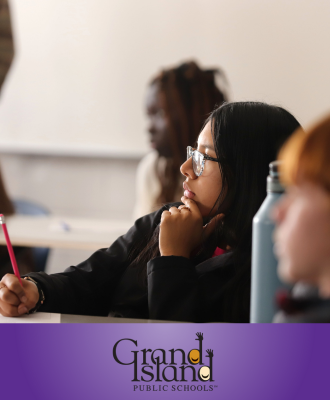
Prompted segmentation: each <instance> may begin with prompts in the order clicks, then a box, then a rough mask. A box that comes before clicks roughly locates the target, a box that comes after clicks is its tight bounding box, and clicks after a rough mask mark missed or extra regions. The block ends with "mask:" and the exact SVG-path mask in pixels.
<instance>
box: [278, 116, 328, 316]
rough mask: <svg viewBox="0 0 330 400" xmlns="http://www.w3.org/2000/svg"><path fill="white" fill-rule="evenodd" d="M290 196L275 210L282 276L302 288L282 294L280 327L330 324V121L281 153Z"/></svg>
mask: <svg viewBox="0 0 330 400" xmlns="http://www.w3.org/2000/svg"><path fill="white" fill-rule="evenodd" d="M279 159H281V160H282V161H283V165H282V168H281V169H282V171H281V176H282V179H283V183H284V184H286V185H287V186H288V189H287V194H286V195H285V196H284V197H283V199H281V200H280V202H279V203H278V205H277V207H276V208H275V210H274V219H275V221H276V223H277V228H276V233H275V243H276V246H275V249H276V253H277V255H278V257H279V267H278V273H279V275H280V277H281V278H283V280H285V281H287V282H292V283H294V282H298V283H297V284H296V285H295V286H294V287H293V290H292V293H291V294H288V293H285V292H282V293H279V294H278V298H277V300H278V303H279V306H280V308H281V309H282V311H280V312H279V313H278V314H277V315H276V316H275V320H274V321H275V322H330V116H328V117H327V118H326V119H324V120H323V121H321V122H320V123H319V124H317V125H316V126H314V127H313V128H311V129H309V130H308V131H307V133H304V132H303V130H302V129H300V130H298V131H297V132H296V133H295V134H294V135H293V136H292V137H291V138H290V139H289V141H288V143H287V144H286V145H285V146H284V148H283V149H282V151H281V152H280V155H279Z"/></svg>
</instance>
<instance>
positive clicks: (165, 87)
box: [151, 61, 228, 204]
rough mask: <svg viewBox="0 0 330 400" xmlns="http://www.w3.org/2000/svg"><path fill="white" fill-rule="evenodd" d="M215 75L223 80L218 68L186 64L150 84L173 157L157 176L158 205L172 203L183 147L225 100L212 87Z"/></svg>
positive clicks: (192, 62) (223, 92)
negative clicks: (165, 123) (158, 99)
mask: <svg viewBox="0 0 330 400" xmlns="http://www.w3.org/2000/svg"><path fill="white" fill-rule="evenodd" d="M217 76H221V77H222V78H223V80H224V81H226V78H225V75H224V72H223V71H221V70H220V69H219V68H218V69H201V68H200V67H199V66H198V64H197V63H196V62H194V61H188V62H184V63H182V64H180V65H179V66H176V67H174V68H169V69H164V70H163V71H161V73H160V74H158V75H157V76H156V77H155V78H154V79H153V80H152V81H151V84H157V85H158V87H159V91H160V95H161V98H162V102H163V107H164V110H165V113H166V116H167V119H168V124H169V135H170V138H169V139H170V143H171V149H172V155H173V156H172V160H171V162H168V163H167V166H166V170H165V171H164V173H163V175H162V176H158V178H159V180H160V183H161V192H160V194H159V197H158V199H157V203H158V204H164V203H169V202H171V201H174V196H175V192H176V190H177V186H178V185H177V184H178V179H179V177H180V172H179V169H180V165H181V164H182V163H183V162H184V161H185V157H186V148H187V146H189V145H191V144H192V143H194V142H195V140H196V139H197V136H198V134H199V132H200V130H201V128H202V126H203V123H204V121H205V118H206V117H207V116H208V115H209V113H210V112H211V111H212V110H214V107H216V106H219V105H221V104H222V103H223V102H224V101H227V100H228V98H227V94H226V92H225V91H224V90H220V88H219V87H218V86H217V85H216V77H217Z"/></svg>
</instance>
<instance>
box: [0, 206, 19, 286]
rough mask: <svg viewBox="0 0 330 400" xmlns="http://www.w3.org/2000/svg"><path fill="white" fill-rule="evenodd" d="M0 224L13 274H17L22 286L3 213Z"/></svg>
mask: <svg viewBox="0 0 330 400" xmlns="http://www.w3.org/2000/svg"><path fill="white" fill-rule="evenodd" d="M0 224H1V225H2V229H3V233H4V235H5V238H6V242H7V249H8V253H9V257H10V261H11V265H12V266H13V270H14V274H15V275H16V276H17V278H18V280H19V282H20V284H21V285H22V286H23V284H22V280H21V277H20V275H19V271H18V267H17V262H16V258H15V254H14V250H13V246H12V245H11V242H10V239H9V235H8V231H7V225H6V221H5V216H4V215H3V214H0Z"/></svg>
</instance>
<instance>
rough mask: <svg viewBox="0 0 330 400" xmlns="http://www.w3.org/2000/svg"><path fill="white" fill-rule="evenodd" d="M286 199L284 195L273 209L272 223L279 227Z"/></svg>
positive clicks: (283, 215)
mask: <svg viewBox="0 0 330 400" xmlns="http://www.w3.org/2000/svg"><path fill="white" fill-rule="evenodd" d="M286 205H287V199H286V196H285V195H284V196H283V197H282V198H281V199H280V200H279V201H278V202H277V203H276V204H275V205H274V207H273V210H272V213H271V216H272V219H273V221H274V222H275V223H276V224H277V225H279V224H280V223H281V222H282V221H283V220H284V218H285V213H286Z"/></svg>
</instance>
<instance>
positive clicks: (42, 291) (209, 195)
mask: <svg viewBox="0 0 330 400" xmlns="http://www.w3.org/2000/svg"><path fill="white" fill-rule="evenodd" d="M297 127H299V123H298V122H297V120H296V119H295V118H294V117H293V116H292V115H291V114H290V113H288V112H287V111H285V110H284V109H282V108H280V107H275V106H270V105H267V104H263V103H254V102H241V103H228V104H225V105H222V106H220V107H219V108H217V109H216V110H214V111H213V112H212V114H211V115H210V116H209V118H208V119H207V121H206V123H205V125H204V128H203V129H202V131H201V133H200V135H199V137H198V141H197V144H196V145H195V146H194V148H188V159H187V160H186V161H185V162H184V163H183V164H182V166H181V173H182V175H183V176H184V177H185V181H184V183H183V194H184V196H183V197H182V203H174V204H167V205H165V206H164V207H162V208H161V209H160V210H158V211H156V212H154V213H152V214H148V215H146V216H144V217H142V218H140V219H138V220H137V221H136V222H135V225H134V226H133V227H132V228H131V229H130V230H129V231H128V232H127V233H126V234H125V235H124V236H122V237H120V238H119V239H117V240H116V241H115V242H114V243H113V244H112V245H111V246H110V247H109V248H108V249H102V250H99V251H97V252H96V253H94V254H93V255H92V256H91V257H90V258H89V259H88V260H86V261H85V262H83V263H81V264H79V265H78V266H77V267H70V268H68V269H67V270H65V272H63V273H61V274H54V275H47V274H45V273H39V274H37V273H32V274H29V278H32V279H33V281H28V280H24V287H23V289H22V288H21V287H20V285H19V282H18V280H17V278H16V277H15V276H14V275H7V276H6V277H5V278H4V279H3V280H2V281H1V282H0V312H1V313H2V314H3V315H6V316H7V315H9V316H14V315H20V314H22V313H25V312H27V311H29V310H31V309H36V308H38V309H39V310H40V311H48V312H57V313H65V314H85V315H108V314H110V315H112V316H121V317H131V318H151V319H164V320H172V321H173V320H177V321H194V322H213V321H218V322H219V321H227V322H247V321H248V320H249V303H250V293H249V290H250V269H251V232H252V218H253V216H254V215H255V213H256V212H257V210H258V208H259V207H260V205H261V203H262V202H263V200H264V198H265V195H266V177H267V175H268V164H269V163H270V162H271V161H273V160H274V159H276V155H277V151H278V149H279V148H280V147H281V145H282V144H283V142H284V141H285V140H286V139H287V138H288V137H289V136H290V134H291V133H292V132H293V131H294V130H295V129H296V128H297ZM217 249H218V250H217ZM219 249H222V250H219ZM219 253H223V254H221V255H218V256H215V257H213V255H215V254H219ZM41 301H42V302H43V303H42V304H41Z"/></svg>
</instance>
